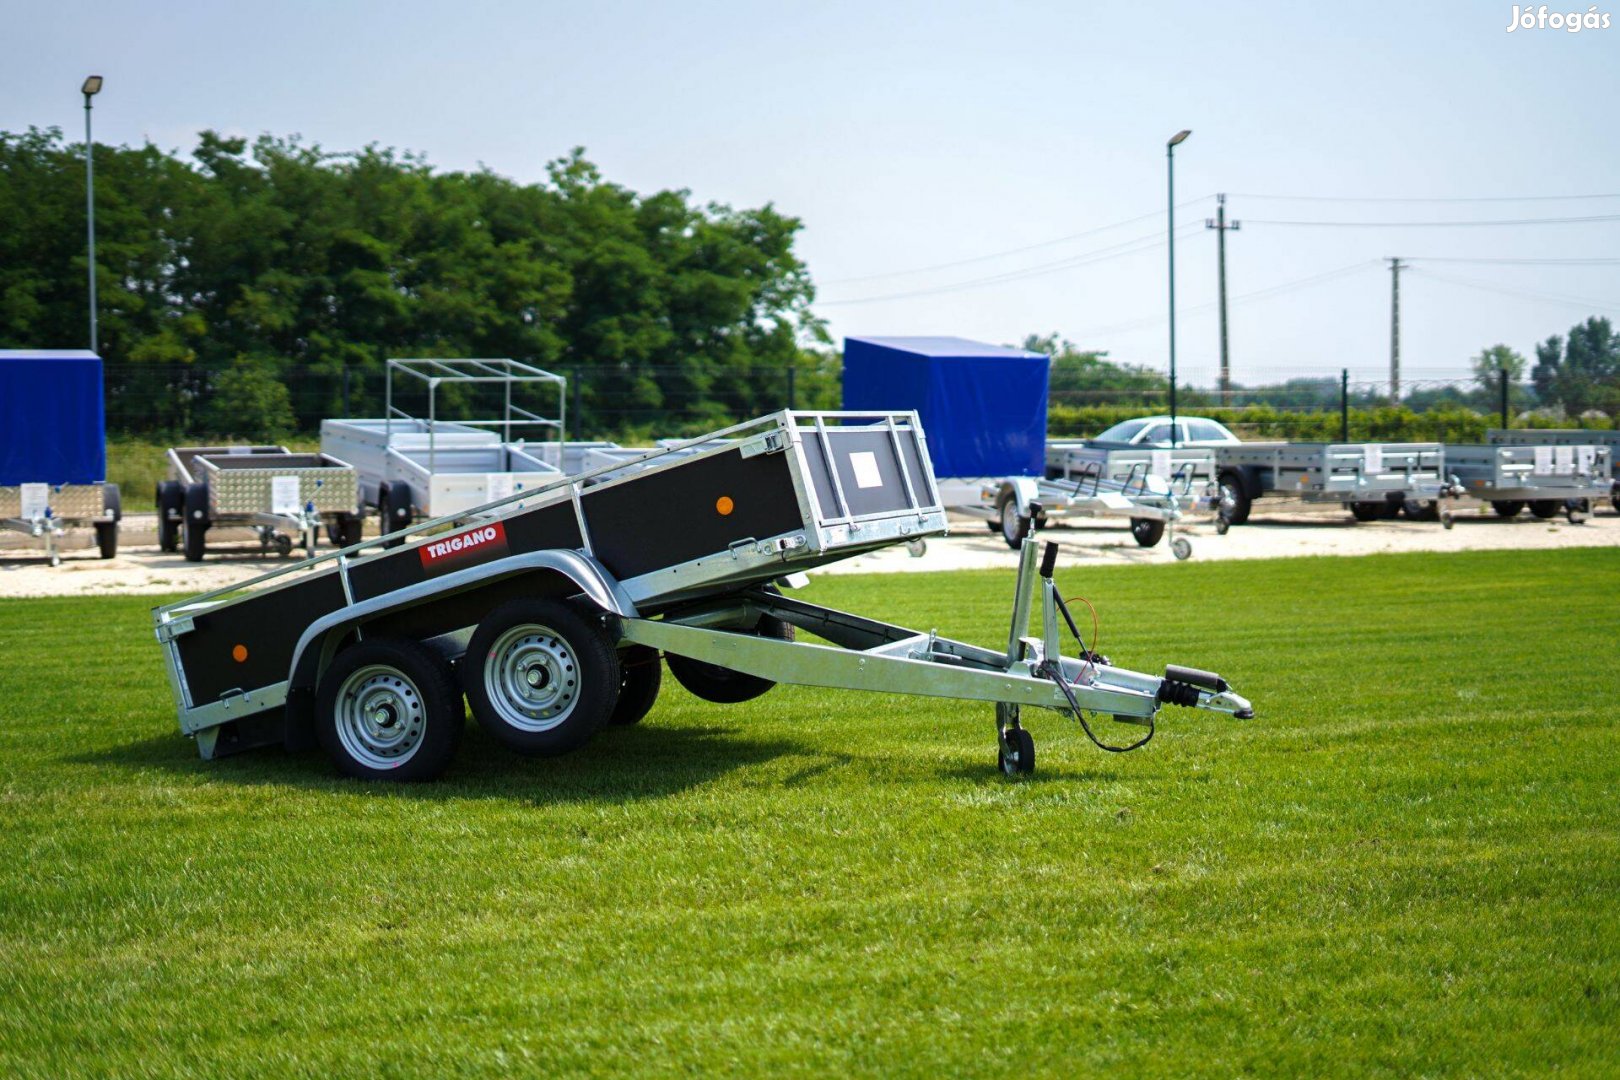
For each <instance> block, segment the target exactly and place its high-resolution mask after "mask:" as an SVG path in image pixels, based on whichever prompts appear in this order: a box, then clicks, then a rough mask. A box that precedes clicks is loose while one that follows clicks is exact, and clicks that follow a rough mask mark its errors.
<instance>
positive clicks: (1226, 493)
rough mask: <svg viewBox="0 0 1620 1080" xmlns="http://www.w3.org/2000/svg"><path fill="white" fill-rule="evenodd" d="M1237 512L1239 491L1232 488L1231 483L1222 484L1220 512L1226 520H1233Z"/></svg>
mask: <svg viewBox="0 0 1620 1080" xmlns="http://www.w3.org/2000/svg"><path fill="white" fill-rule="evenodd" d="M1236 512H1237V492H1235V491H1233V490H1232V485H1231V484H1222V485H1221V502H1220V513H1221V516H1222V517H1224V518H1226V520H1228V521H1231V520H1232V515H1233V514H1235V513H1236Z"/></svg>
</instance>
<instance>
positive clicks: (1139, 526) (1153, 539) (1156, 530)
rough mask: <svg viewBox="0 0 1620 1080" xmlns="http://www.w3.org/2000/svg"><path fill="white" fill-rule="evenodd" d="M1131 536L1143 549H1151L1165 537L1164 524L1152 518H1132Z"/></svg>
mask: <svg viewBox="0 0 1620 1080" xmlns="http://www.w3.org/2000/svg"><path fill="white" fill-rule="evenodd" d="M1131 535H1132V536H1133V537H1135V538H1136V542H1137V544H1138V545H1140V546H1141V547H1145V548H1150V547H1152V546H1153V545H1154V544H1157V543H1158V542H1159V541H1160V540H1161V539H1162V538H1163V537H1164V522H1162V521H1154V520H1153V519H1152V518H1131Z"/></svg>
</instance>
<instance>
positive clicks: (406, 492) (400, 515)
mask: <svg viewBox="0 0 1620 1080" xmlns="http://www.w3.org/2000/svg"><path fill="white" fill-rule="evenodd" d="M377 512H378V515H379V516H380V517H381V519H382V520H381V523H380V524H381V528H382V531H383V532H384V533H385V534H386V533H391V532H398V531H399V530H400V529H403V528H406V527H407V526H409V525H410V523H411V518H412V517H414V516H415V511H414V509H413V508H412V506H411V489H410V486H409V485H408V484H390V485H388V487H386V488H385V489H383V491H382V492H381V493H380V494H379V495H378V496H377ZM404 542H405V541H404V540H403V539H399V540H391V541H389V542H388V543H387V544H385V545H383V546H384V547H391V548H395V547H399V546H400V545H401V544H403V543H404Z"/></svg>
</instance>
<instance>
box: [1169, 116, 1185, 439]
mask: <svg viewBox="0 0 1620 1080" xmlns="http://www.w3.org/2000/svg"><path fill="white" fill-rule="evenodd" d="M1191 134H1192V132H1191V131H1178V132H1176V133H1175V134H1174V135H1172V136H1170V141H1169V142H1167V143H1165V144H1164V157H1165V162H1166V165H1165V168H1166V172H1167V177H1168V180H1169V188H1170V202H1169V206H1170V234H1169V236H1170V445H1171V446H1175V445H1176V147H1178V146H1180V145H1181V144H1182V143H1183V142H1185V141H1186V140H1187V136H1189V135H1191Z"/></svg>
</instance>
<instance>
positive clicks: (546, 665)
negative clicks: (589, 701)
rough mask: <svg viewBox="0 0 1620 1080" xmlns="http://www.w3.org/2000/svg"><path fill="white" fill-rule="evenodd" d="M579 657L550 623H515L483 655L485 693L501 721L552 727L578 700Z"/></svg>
mask: <svg viewBox="0 0 1620 1080" xmlns="http://www.w3.org/2000/svg"><path fill="white" fill-rule="evenodd" d="M579 688H580V680H579V658H578V657H577V656H575V655H574V650H573V649H572V648H571V647H570V646H569V644H568V642H567V641H565V640H564V639H563V638H562V637H561V636H559V635H558V634H557V633H556V631H554V630H552V629H551V628H550V627H549V626H540V625H537V624H534V623H528V624H524V625H521V626H514V627H512V628H511V629H510V630H507V631H506V632H505V633H504V634H502V635H501V636H500V637H498V638H496V639H495V644H493V645H491V646H490V648H489V655H488V656H487V657H486V658H485V659H484V694H485V696H486V697H488V698H489V703H490V706H491V707H492V708H493V709H494V710H495V713H496V715H497V716H499V717H500V719H501V722H502V723H505V724H507V725H508V726H510V727H513V728H515V729H517V730H518V731H528V732H539V731H550V730H551V729H552V728H554V727H556V726H557V725H558V724H561V723H562V722H563V721H564V720H567V719H568V718H569V717H570V716H572V715H573V712H574V709H575V708H576V707H577V706H578V705H579Z"/></svg>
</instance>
